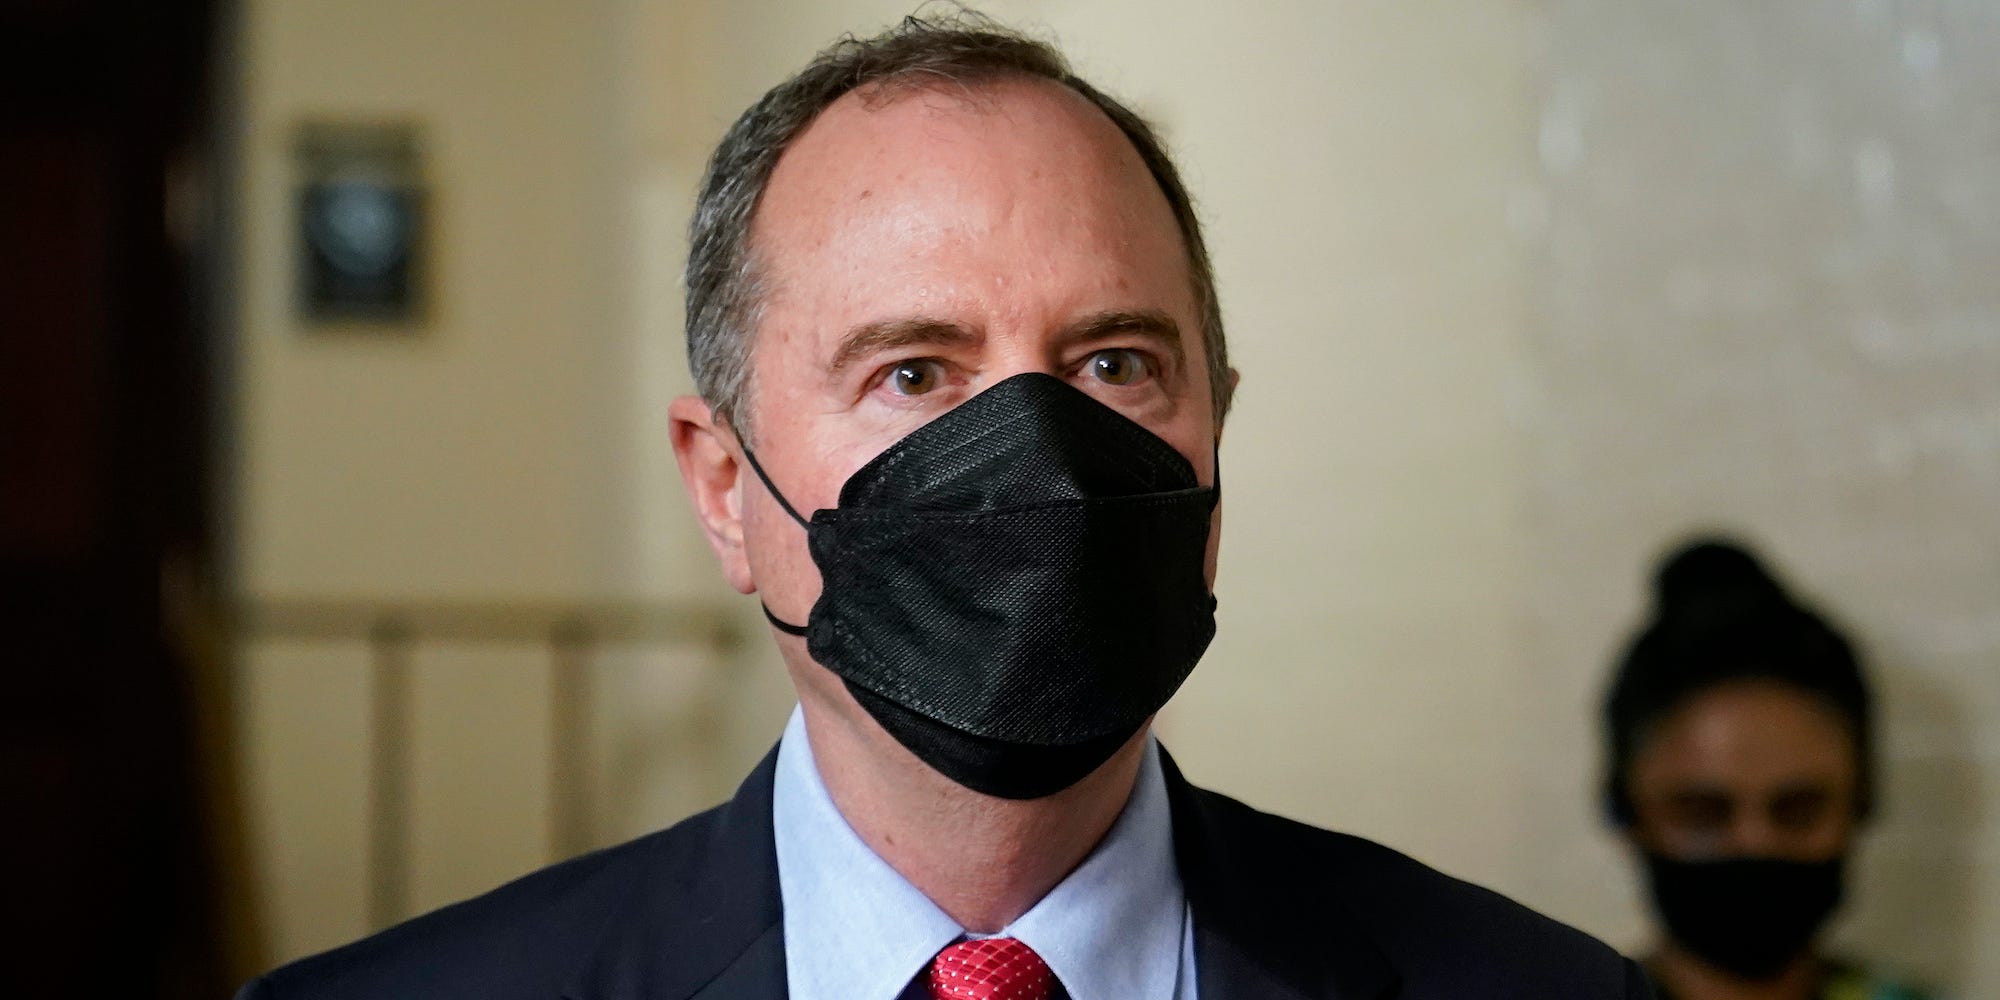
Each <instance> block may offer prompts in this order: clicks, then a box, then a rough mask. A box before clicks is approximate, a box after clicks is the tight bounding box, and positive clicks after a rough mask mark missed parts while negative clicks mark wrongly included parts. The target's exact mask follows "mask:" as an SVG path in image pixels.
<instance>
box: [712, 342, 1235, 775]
mask: <svg viewBox="0 0 2000 1000" xmlns="http://www.w3.org/2000/svg"><path fill="white" fill-rule="evenodd" d="M745 455H746V457H748V458H749V460H750V465H751V467H752V468H753V469H755V470H756V472H757V475H758V477H759V478H760V479H762V480H763V481H764V485H765V487H766V488H768V489H769V490H770V491H771V494H772V495H773V496H775V497H777V499H778V502H779V504H780V505H782V506H783V507H784V508H785V511H786V512H787V513H789V514H791V516H792V517H793V519H794V520H797V521H798V522H799V523H800V524H802V525H804V526H805V528H806V537H807V544H808V547H809V548H810V549H811V551H812V557H813V562H814V563H815V564H817V565H818V566H819V571H820V576H821V579H822V589H821V591H820V596H819V600H818V601H817V602H816V603H814V605H813V607H812V613H811V616H810V617H809V618H808V619H807V624H806V625H805V626H804V627H800V626H797V625H793V624H790V623H787V622H784V621H780V620H779V619H778V618H777V617H776V616H775V615H772V614H771V611H770V609H769V608H768V607H766V608H765V610H764V613H765V615H766V616H767V617H769V618H770V619H771V622H772V624H774V625H776V626H777V627H778V628H780V629H783V630H784V631H786V632H789V633H791V634H793V635H802V636H804V637H805V638H806V648H807V649H808V650H809V651H810V652H811V653H812V656H813V659H815V660H817V661H818V662H819V663H820V664H822V665H823V666H825V667H826V668H827V669H829V670H832V671H833V672H834V673H835V674H837V675H839V676H840V678H841V679H842V680H843V681H844V682H845V683H846V685H847V689H848V690H849V691H851V692H853V694H854V698H855V700H856V701H858V702H859V703H860V704H861V706H862V707H863V708H864V709H866V710H867V711H868V713H869V714H870V715H872V716H874V718H875V720H876V721H877V722H879V723H881V725H882V728H884V729H886V730H888V732H889V733H890V734H891V735H892V736H894V737H895V738H896V739H897V740H898V741H899V742H901V743H902V744H903V745H904V746H905V747H908V748H909V749H910V751H911V752H912V753H914V754H916V755H917V757H919V758H920V759H922V760H923V761H924V762H925V763H927V764H929V765H930V766H932V767H934V768H936V769H937V770H938V771H940V772H942V773H943V774H944V775H945V776H947V777H949V778H951V779H952V780H954V781H956V782H958V783H959V784H961V785H964V786H966V787H967V788H971V789H973V790H974V791H979V792H983V793H985V794H988V795H996V796H1000V797H1002V798H1010V799H1032V798H1040V797H1042V796H1045V795H1052V794H1054V793H1056V792H1058V791H1061V790H1062V789H1064V788H1068V787H1069V786H1070V785H1073V784H1075V783H1076V782H1077V781H1078V780H1080V779H1081V778H1083V776H1084V775H1086V774H1089V773H1090V772H1091V771H1093V770H1095V769H1096V768H1097V767H1098V765H1100V764H1102V763H1104V761H1106V760H1107V759H1109V758H1110V756H1111V754H1112V753H1114V752H1115V751H1116V750H1117V749H1118V748H1119V747H1120V746H1122V745H1123V744H1124V743H1125V741H1126V740H1128V739H1130V738H1131V736H1132V734H1133V733H1135V732H1137V731H1138V729H1139V727H1140V726H1141V725H1143V724H1144V723H1145V721H1146V719H1147V718H1149V717H1150V716H1152V714H1153V713H1155V712H1157V711H1159V710H1160V707H1161V706H1163V705H1165V704H1166V703H1167V699H1168V698H1170V697H1172V696H1173V693H1174V691H1175V690H1176V689H1178V688H1179V687H1180V685H1181V682H1182V681H1183V680H1185V679H1186V678H1187V675H1188V673H1189V671H1191V670H1193V669H1194V665H1195V661H1197V660H1199V659H1200V658H1201V654H1202V652H1203V651H1204V650H1206V649H1207V648H1208V643H1209V640H1210V639H1212V638H1214V636H1215V598H1214V597H1213V596H1212V595H1211V594H1210V593H1209V590H1208V583H1207V580H1206V577H1205V575H1204V573H1203V565H1204V560H1205V558H1206V554H1207V550H1208V524H1209V516H1210V514H1211V513H1212V512H1213V511H1214V509H1215V504H1216V496H1217V491H1216V489H1215V488H1214V487H1204V486H1202V485H1200V484H1199V483H1198V482H1197V481H1196V479H1195V473H1194V468H1193V466H1191V465H1189V464H1188V461H1187V459H1185V458H1183V457H1181V454H1180V453H1179V452H1177V451H1175V450H1174V448H1173V446H1172V445H1169V444H1167V443H1166V442H1165V441H1162V440H1161V439H1160V438H1159V437H1158V436H1156V435H1154V434H1153V433H1151V432H1150V431H1147V430H1146V429H1145V428H1143V427H1141V426H1139V425H1138V424H1136V423H1133V422H1132V421H1130V420H1128V419H1126V418H1125V417H1124V416H1122V415H1120V414H1119V413H1118V412H1117V411H1115V410H1112V409H1111V408H1110V407H1107V406H1105V405H1103V404H1102V403H1099V402H1097V401H1096V400H1094V399H1092V398H1090V396H1089V395H1087V394H1085V393H1084V392H1082V391H1081V390H1079V389H1076V388H1075V387H1073V386H1070V385H1069V384H1067V383H1065V382H1063V381H1062V380H1061V379H1058V378H1055V377H1053V376H1049V375H1042V374H1037V373H1029V374H1022V375H1016V376H1013V377H1012V378H1008V379H1006V380H1004V381H1002V382H999V383H998V384H996V385H994V386H993V387H992V388H990V389H988V390H986V391H985V392H982V393H980V394H979V395H977V396H974V397H973V398H971V399H969V400H966V401H965V402H964V403H962V404H960V405H959V406H958V407H956V408H954V409H952V410H951V411H950V412H948V413H946V414H944V415H943V416H940V417H938V418H937V419H935V420H933V421H931V422H930V423H928V424H925V425H924V426H922V427H920V428H918V429H917V430H916V431H914V432H912V433H911V434H910V435H909V436H907V437H905V438H903V439H902V440H901V441H898V442H896V443H895V444H893V445H891V446H889V448H888V450H887V451H884V452H883V453H882V454H880V455H878V456H876V457H875V458H874V460H872V461H870V462H869V463H868V464H867V465H864V466H862V467H861V468H860V470H858V471H856V472H855V473H854V475H853V476H851V477H849V478H848V480H847V482H846V484H845V485H844V486H842V487H841V490H840V506H838V507H836V508H834V509H831V510H820V511H816V512H815V513H814V514H813V516H812V520H810V521H807V520H806V519H805V518H803V517H800V516H799V513H798V511H796V510H794V509H793V508H792V505H791V504H790V503H789V502H788V501H786V500H785V497H784V494H783V493H781V492H780V491H779V490H778V488H777V486H776V484H774V483H772V482H771V479H770V477H769V476H768V475H766V474H765V473H764V470H763V468H762V467H760V466H759V465H758V464H757V459H756V456H754V455H751V454H750V453H749V451H748V449H747V448H746V449H745Z"/></svg>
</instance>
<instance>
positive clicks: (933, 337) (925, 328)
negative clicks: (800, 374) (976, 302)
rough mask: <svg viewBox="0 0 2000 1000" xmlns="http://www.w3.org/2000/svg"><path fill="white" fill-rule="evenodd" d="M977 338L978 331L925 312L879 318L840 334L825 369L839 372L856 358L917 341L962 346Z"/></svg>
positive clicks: (924, 344)
mask: <svg viewBox="0 0 2000 1000" xmlns="http://www.w3.org/2000/svg"><path fill="white" fill-rule="evenodd" d="M978 342H979V334H978V333H975V332H974V331H972V330H971V329H969V328H967V327H964V326H961V325H959V324H957V323H952V322H949V321H946V320H941V319H931V318H929V317H925V316H916V317H911V318H908V319H891V320H880V321H877V322H874V323H863V324H861V325H860V326H857V327H855V328H853V329H851V330H849V331H847V333H846V334H845V335H844V336H842V337H841V338H840V345H839V346H838V347H835V348H834V350H833V362H832V364H830V365H828V366H827V367H828V371H830V372H832V373H833V374H835V375H838V374H840V373H841V372H842V371H844V370H846V369H847V368H848V367H849V366H851V365H853V364H854V363H855V362H857V361H860V360H862V359H863V358H866V357H868V356H869V355H871V354H875V353H877V352H879V351H886V350H891V349H894V348H898V347H913V346H918V345H923V346H931V347H965V346H969V345H972V344H976V343H978Z"/></svg>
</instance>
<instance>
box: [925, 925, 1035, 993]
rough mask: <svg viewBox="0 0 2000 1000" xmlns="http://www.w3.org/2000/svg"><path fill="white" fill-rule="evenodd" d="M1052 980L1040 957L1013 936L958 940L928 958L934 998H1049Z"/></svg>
mask: <svg viewBox="0 0 2000 1000" xmlns="http://www.w3.org/2000/svg"><path fill="white" fill-rule="evenodd" d="M1055 981H1056V977H1055V976H1054V974H1052V973H1050V972H1049V964H1048V963H1047V962H1044V961H1042V956H1040V955H1037V954H1035V950H1034V949H1033V948H1030V947H1028V946H1027V945H1025V944H1022V943H1021V942H1019V941H1016V940H1014V939H1013V938H981V939H979V940H977V941H960V942H959V943H957V944H955V945H952V946H951V947H949V948H946V949H945V950H943V951H941V952H938V956H937V957H936V958H934V959H931V996H932V997H934V998H936V1000H1048V996H1049V992H1050V988H1051V987H1053V986H1054V985H1055Z"/></svg>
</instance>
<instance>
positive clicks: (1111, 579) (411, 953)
mask: <svg viewBox="0 0 2000 1000" xmlns="http://www.w3.org/2000/svg"><path fill="white" fill-rule="evenodd" d="M692 228H693V232H692V236H693V248H692V254H691V257H690V262H689V265H688V317H689V322H688V339H689V354H690V358H691V363H692V365H693V368H694V372H695V376H696V381H697V383H698V386H699V388H700V391H701V393H702V396H701V398H700V399H692V398H691V399H682V400H679V401H677V402H675V404H674V406H673V411H672V417H673V434H674V447H675V450H676V453H677V454H678V456H679V459H680V463H681V469H682V473H683V476H684V478H685V480H686V483H687V487H688V491H689V494H690V496H691V497H692V499H693V501H694V507H695V510H696V512H697V514H698V516H699V518H700V520H701V524H702V528H703V530H704V531H705V532H706V534H707V537H708V540H709V543H710V545H711V546H712V547H713V549H714V551H715V553H716V555H717V557H718V558H719V560H720V561H721V564H722V569H723V573H724V575H725V576H726V577H727V578H728V580H729V582H730V584H731V585H732V586H734V587H735V588H736V589H737V590H739V591H741V592H743V593H745V594H750V593H755V594H757V595H758V596H759V598H760V599H761V600H762V602H763V604H764V606H765V610H766V614H767V615H768V617H769V618H770V620H771V625H772V629H773V633H772V634H773V637H774V639H775V641H776V642H777V643H778V645H779V648H780V650H781V651H782V653H783V656H784V659H785V662H786V664H787V667H788V669H789V671H790V673H791V676H792V680H793V683H794V685H795V687H796V688H797V691H798V695H799V710H798V711H797V712H796V713H795V714H794V716H793V719H792V722H791V725H790V726H789V727H788V728H787V730H786V732H785V734H784V736H783V738H782V740H781V741H780V744H779V747H778V749H777V750H776V751H774V752H773V754H772V755H771V757H769V758H767V759H766V760H765V762H764V763H763V764H762V765H761V766H760V767H759V768H758V769H757V770H756V771H755V772H754V773H753V774H752V775H751V777H750V779H749V780H748V781H747V782H745V784H744V785H743V787H742V789H741V790H740V791H739V792H738V793H737V795H736V798H735V799H734V801H732V802H730V803H729V804H727V805H724V806H722V807H721V808H719V809H717V810H715V811H712V812H710V813H706V814H703V815H701V816H697V817H695V818H693V819H691V820H688V821H686V822H684V823H682V824H680V825H678V826H676V827H674V828H673V829H671V830H668V831H665V832H663V833H660V834H655V835H653V836H651V837H648V838H644V839H641V840H639V841H636V842H634V843H631V844H628V845H625V846H623V847H618V848H613V849H611V850H609V851H605V852H601V853H598V854H595V855H591V856H588V857H585V858H582V859H578V860H576V861H572V862H569V863H567V864H564V865H560V866H557V867H555V868H552V869H550V870H548V871H544V872H541V873H538V874H535V875H531V876H529V877H528V878H525V879H523V880H521V881H519V882H516V883H514V884H512V885H510V886H507V887H504V888H502V889H499V890H497V891H495V892H493V893H491V894H489V895H487V896H484V897H481V898H479V899H475V900H472V901H470V902H467V903H462V904H459V905H458V906H455V907H451V908H448V909H446V910H443V911H440V912H439V913H436V914H432V915H431V916H428V917H424V918H421V919H419V920H416V921H412V922H411V923H409V924H406V925H404V926H402V927H399V928H395V929H392V930H390V931H388V932H386V933H384V934H381V935H378V936H376V937H374V938H371V939H369V940H367V941H363V942H361V943H359V944H356V945H353V946H350V947H349V948H346V949H343V950H341V951H336V952H333V953H331V954H329V955H325V956H320V957H318V958H315V959H309V960H307V961H306V962H303V963H300V964H298V965H295V966H292V967H291V968H288V969H285V970H281V971H279V972H278V973H275V974H273V975H272V976H270V977H267V978H266V979H264V980H261V981H259V982H258V983H255V984H253V985H252V986H251V987H250V988H248V989H247V990H246V996H249V997H263V996H270V997H294V996H303V997H360V996H430V997H468V998H470V997H480V998H504V997H547V996H556V995H562V996H567V997H572V998H577V1000H584V998H638V997H657V998H670V1000H682V998H691V997H700V998H703V1000H712V998H730V997H742V998H750V997H777V996H783V995H787V994H789V995H791V996H794V997H801V998H816V1000H896V998H898V997H916V998H922V997H979V998H1005V1000H1042V998H1046V997H1054V996H1068V997H1071V998H1073V1000H1125V998H1161V1000H1174V998H1193V997H1200V998H1202V1000H1226V998H1251V997H1257V998H1262V997H1341V998H1353V1000H1361V998H1371V1000H1372V998H1381V997H1403V998H1412V1000H1414V998H1439V1000H1444V998H1452V1000H1458V998H1468V997H1522V998H1527V997H1536V998H1551V997H1579V998H1580V997H1638V996H1643V995H1645V986H1644V983H1643V979H1642V978H1641V976H1640V974H1639V973H1638V972H1637V971H1636V969H1635V967H1634V966H1632V965H1631V964H1630V963H1629V962H1626V961H1624V960H1622V959H1620V958H1619V957H1618V956H1617V955H1615V954H1614V953H1613V952H1611V951H1610V950H1609V949H1607V948H1605V947H1604V946H1603V945H1601V944H1598V943H1597V942H1594V941H1591V940H1590V939H1588V938H1586V937H1584V936H1582V935H1580V934H1577V933H1576V932H1573V931H1570V930H1568V929H1566V928H1563V927H1561V926H1560V925H1557V924H1555V923H1553V922H1550V921H1548V920H1546V919H1543V918H1541V917H1538V916H1536V915H1534V914H1532V913H1530V912H1528V911H1527V910H1524V909H1522V908H1520V907H1518V906H1516V905H1514V904H1512V903H1509V902H1507V901H1505V900H1503V899H1501V898H1499V897H1497V896H1494V895H1492V894H1490V893H1487V892H1485V891H1483V890H1479V889H1476V888H1473V887H1471V886H1467V885H1465V884H1463V883H1459V882H1456V881H1453V880H1451V879H1448V878H1446V877H1444V876H1442V875H1439V874H1437V873H1435V872H1432V871H1430V870H1428V869H1426V868H1423V867H1422V866H1420V865H1418V864H1416V863H1415V862H1413V861H1410V860H1408V859H1406V858H1404V857H1402V856H1400V855H1397V854H1395V853H1393V852H1391V851H1389V850H1387V849H1385V848H1382V847H1378V846H1375V845H1372V844H1369V843H1366V842H1363V841H1359V840H1355V839H1353V838H1348V837H1342V836H1338V835H1334V834H1330V833H1326V832H1323V831H1319V830H1314V829H1311V828H1309V827H1305V826H1301V825H1298V824H1294V823H1291V822H1288V821H1285V820H1282V819H1278V818H1276V817H1272V816H1267V815H1264V814H1261V813H1257V812H1255V811H1252V810H1250V809H1248V808H1246V807H1244V806H1242V805H1240V804H1238V803H1236V802H1233V801H1231V800H1229V799H1226V798H1223V797H1222V796H1219V795H1215V794H1213V793H1209V792H1205V791H1201V790H1198V789H1195V788H1193V787H1191V786H1190V785H1189V784H1188V783H1187V782H1186V781H1185V780H1184V779H1182V778H1181V776H1180V774H1179V772H1178V771H1177V770H1176V769H1175V768H1174V765H1173V763H1172V761H1171V760H1170V759H1169V758H1168V757H1167V756H1166V754H1165V752H1164V751H1163V750H1161V749H1160V748H1159V747H1158V746H1157V745H1156V744H1155V743H1154V742H1153V740H1152V738H1151V736H1150V732H1149V728H1148V727H1149V724H1150V722H1151V718H1152V716H1153V714H1154V713H1155V712H1157V711H1158V709H1159V708H1160V707H1161V706H1162V705H1163V704H1164V703H1165V702H1166V700H1167V698H1168V697H1170V696H1171V695H1172V693H1173V691H1174V689H1175V688H1176V687H1178V685H1179V684H1180V682H1181V680H1182V679H1183V678H1184V677H1185V676H1186V674H1187V672H1188V671H1189V670H1190V669H1192V667H1193V666H1194V663H1195V661H1196V660H1197V659H1198V658H1199V657H1200V655H1201V653H1202V651H1203V649H1204V648H1205V647H1206V645H1207V643H1208V640H1209V638H1210V637H1211V636H1212V634H1213V631H1214V619H1213V608H1214V601H1213V598H1212V597H1211V596H1210V589H1211V586H1212V583H1213V580H1214V574H1215V553H1216V543H1217V537H1218V532H1219V528H1220V512H1219V505H1218V499H1219V480H1218V474H1217V463H1216V455H1217V441H1218V436H1219V433H1220V430H1221V425H1222V418H1223V415H1224V413H1225V412H1226V411H1227V409H1228V402H1229V395H1230V392H1231V390H1232V389H1233V388H1234V385H1235V382H1236V376H1235V373H1234V372H1232V371H1231V370H1230V369H1229V368H1228V364H1227V355H1226V352H1225V350H1224V344H1223V335H1222V324H1221V317H1220V315H1219V313H1218V310H1217V307H1216V297H1215V291H1214V288H1213V285H1212V281H1211V278H1210V273H1209V267H1208V261H1207V254H1206V250H1205V249H1204V248H1203V245H1202V241H1201V235H1200V230H1199V228H1198V226H1197V224H1196V221H1195V218H1194V214H1193V211H1192V209H1191V208H1190V207H1189V202H1188V197H1187V194H1186V192H1185V191H1184V190H1183V189H1182V187H1181V185H1180V182H1179V180H1178V179H1177V177H1176V175H1175V172H1174V169H1173V166H1172V164H1171V163H1170V162H1169V161H1168V160H1167V158H1166V156H1165V154H1164V152H1163V151H1162V150H1161V149H1160V147H1159V144H1158V142H1157V140H1156V139H1155V138H1154V137H1153V135H1152V134H1151V132H1150V131H1149V130H1148V128H1147V127H1146V126H1145V124H1144V123H1143V122H1141V121H1140V120H1139V119H1138V118H1136V117H1135V116H1133V115H1132V114H1131V113H1130V112H1129V111H1127V110H1126V109H1124V108H1123V107H1121V106H1120V105H1118V104H1116V103H1115V102H1113V101H1111V100H1110V99H1109V98H1106V97H1105V96H1103V95H1102V94H1100V93H1098V92H1097V91H1096V90H1094V89H1092V88H1091V87H1090V86H1089V85H1088V84H1085V83H1083V82H1082V81H1080V80H1077V79H1075V78H1074V77H1072V76H1071V75H1070V74H1069V73H1068V71H1067V69H1066V68H1065V67H1064V65H1063V63H1062V61H1061V58H1060V56H1058V55H1057V54H1056V53H1054V52H1053V51H1051V50H1049V49H1048V48H1046V47H1044V46H1042V45H1040V44H1038V43H1035V42H1032V41H1028V40H1025V39H1022V38H1019V37H1016V36H1014V35H1011V34H1009V33H1006V32H1004V31H1001V30H998V29H996V28H994V27H992V26H991V25H989V24H986V23H985V22H982V21H977V20H973V19H970V18H962V19H957V20H954V21H951V22H949V23H926V22H921V21H915V20H912V21H908V22H905V24H904V25H903V26H902V27H900V28H898V29H896V30H894V31H891V32H889V33H888V34H885V35H883V36H880V37H878V38H874V39H870V40H867V41H853V40H850V41H847V42H844V43H842V44H840V45H838V46H836V47H835V48H833V49H831V50H829V51H828V52H826V53H823V54H822V55H821V56H820V57H819V59H818V60H816V61H815V62H814V63H813V64H812V65H811V66H809V67H808V68H807V69H806V70H805V71H804V72H803V73H801V74H800V75H799V76H797V77H795V78H793V79H792V80H790V81H787V82H786V83H784V84H782V85H780V86H779V87H778V88H776V89H775V90H773V91H771V93H769V94H767V95H766V96H765V97H764V98H763V100H761V101H760V102H759V103H758V104H757V105H756V106H754V107H752V108H751V109H750V110H749V111H748V112H746V113H745V115H744V116H743V118H742V119H740V120H739V121H738V122H737V123H736V125H735V126H734V127H733V128H732V129H731V131H730V133H729V134H728V136H727V137H726V138H725V139H724V140H723V143H722V145H721V148H720V149H719V150H718V151H717V152H716V155H715V158H714V160H713V162H712V163H711V165H710V170H709V175H708V178H707V180H706V182H705V184H704V187H703V191H702V194H701V198H700V203H699V205H698V206H697V209H696V217H695V220H694V224H693V227H692Z"/></svg>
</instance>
